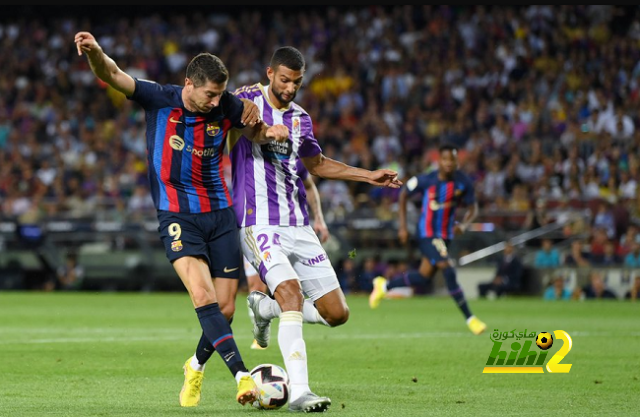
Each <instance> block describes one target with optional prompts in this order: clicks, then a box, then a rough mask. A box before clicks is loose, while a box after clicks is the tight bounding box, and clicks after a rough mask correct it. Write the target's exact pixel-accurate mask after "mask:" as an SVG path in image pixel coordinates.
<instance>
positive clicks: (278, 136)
mask: <svg viewBox="0 0 640 417" xmlns="http://www.w3.org/2000/svg"><path fill="white" fill-rule="evenodd" d="M242 134H243V135H244V136H245V137H247V138H248V139H249V140H250V141H251V142H255V143H257V144H259V145H266V144H267V143H269V142H273V141H274V140H275V141H276V142H284V141H286V140H287V139H289V128H288V127H286V126H285V125H273V126H269V125H268V124H266V123H265V122H264V121H259V122H258V123H256V124H255V125H254V126H253V127H251V126H247V127H245V128H244V129H242Z"/></svg>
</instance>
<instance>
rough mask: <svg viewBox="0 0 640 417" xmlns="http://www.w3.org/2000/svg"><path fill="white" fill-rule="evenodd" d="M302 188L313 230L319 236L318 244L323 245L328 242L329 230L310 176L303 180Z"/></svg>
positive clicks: (318, 194)
mask: <svg viewBox="0 0 640 417" xmlns="http://www.w3.org/2000/svg"><path fill="white" fill-rule="evenodd" d="M303 183H304V188H305V190H306V191H307V202H308V203H309V207H310V208H311V214H312V215H313V219H314V220H313V230H314V231H315V232H316V233H318V234H320V243H324V242H326V241H327V240H329V236H330V235H329V228H328V227H327V224H326V223H325V221H324V214H322V204H321V203H320V193H318V187H316V184H315V183H314V182H313V179H312V178H311V176H307V178H305V179H304V181H303Z"/></svg>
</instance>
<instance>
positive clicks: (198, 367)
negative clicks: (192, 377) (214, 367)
mask: <svg viewBox="0 0 640 417" xmlns="http://www.w3.org/2000/svg"><path fill="white" fill-rule="evenodd" d="M190 365H191V367H192V368H193V370H194V371H198V372H202V371H204V366H205V365H206V363H203V364H202V365H200V363H199V362H198V358H196V355H193V356H192V357H191V362H190Z"/></svg>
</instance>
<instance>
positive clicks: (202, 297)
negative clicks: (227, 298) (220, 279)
mask: <svg viewBox="0 0 640 417" xmlns="http://www.w3.org/2000/svg"><path fill="white" fill-rule="evenodd" d="M191 301H192V302H193V305H194V306H196V308H197V307H203V306H206V305H209V304H213V303H215V302H216V296H215V291H212V290H209V289H207V288H204V287H194V288H191Z"/></svg>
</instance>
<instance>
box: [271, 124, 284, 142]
mask: <svg viewBox="0 0 640 417" xmlns="http://www.w3.org/2000/svg"><path fill="white" fill-rule="evenodd" d="M266 136H267V137H268V138H272V139H274V140H275V141H277V142H285V141H286V140H287V139H289V128H288V127H286V126H285V125H273V126H271V127H270V128H269V129H267V131H266Z"/></svg>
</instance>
